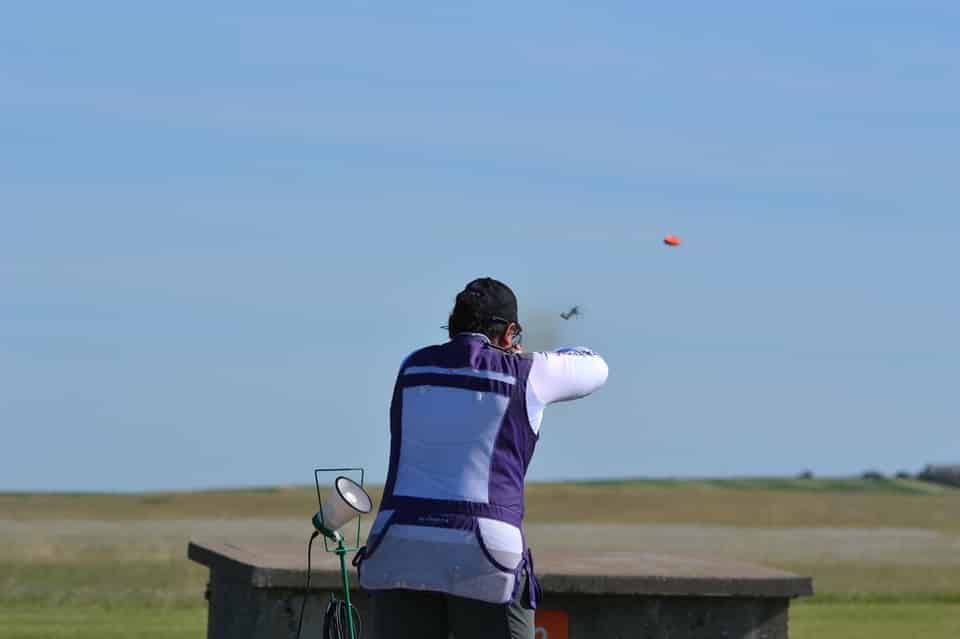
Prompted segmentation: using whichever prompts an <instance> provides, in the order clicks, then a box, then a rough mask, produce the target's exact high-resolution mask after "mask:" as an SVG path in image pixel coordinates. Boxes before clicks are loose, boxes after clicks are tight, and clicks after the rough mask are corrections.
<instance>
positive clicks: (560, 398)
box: [527, 347, 608, 432]
mask: <svg viewBox="0 0 960 639" xmlns="http://www.w3.org/2000/svg"><path fill="white" fill-rule="evenodd" d="M530 356H531V357H533V367H532V368H531V369H530V377H529V378H528V381H527V417H528V418H529V420H530V426H531V427H532V428H533V430H534V432H539V431H540V423H541V421H542V420H543V409H544V407H545V406H547V405H548V404H553V403H555V402H565V401H569V400H572V399H580V398H581V397H586V396H587V395H589V394H590V393H592V392H594V391H595V390H597V389H598V388H600V387H601V386H603V384H604V383H605V382H606V381H607V375H608V369H607V363H606V362H605V361H603V358H602V357H600V356H599V355H597V354H596V353H594V352H593V351H591V350H590V349H589V348H583V347H577V348H561V349H558V350H556V351H548V352H541V353H532V354H531V355H530Z"/></svg>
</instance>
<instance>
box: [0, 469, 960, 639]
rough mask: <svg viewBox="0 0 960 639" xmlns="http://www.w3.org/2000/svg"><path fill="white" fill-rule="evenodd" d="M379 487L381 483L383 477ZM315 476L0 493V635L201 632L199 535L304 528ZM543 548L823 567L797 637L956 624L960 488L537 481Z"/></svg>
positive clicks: (797, 613)
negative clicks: (210, 486)
mask: <svg viewBox="0 0 960 639" xmlns="http://www.w3.org/2000/svg"><path fill="white" fill-rule="evenodd" d="M373 492H375V493H376V491H373ZM315 506H316V492H315V490H314V489H312V488H303V487H295V488H273V489H261V490H244V491H205V492H193V493H157V494H146V495H100V494H0V638H8V637H57V638H59V637H113V636H116V637H120V636H124V637H135V636H142V637H157V638H160V637H163V638H171V639H172V638H173V637H194V638H198V637H202V636H203V633H204V627H205V612H204V610H205V609H204V605H205V602H204V600H203V591H204V587H205V582H206V571H205V570H204V569H203V568H201V567H200V566H196V565H194V564H192V563H190V562H188V561H187V560H186V559H185V552H186V542H187V539H189V538H190V537H203V538H207V539H209V538H211V537H220V538H225V539H231V540H234V541H258V540H265V539H270V540H289V541H291V542H295V543H303V542H304V541H305V538H306V535H307V534H308V533H309V524H308V519H309V517H310V515H311V514H312V513H313V511H314V509H315ZM528 510H529V515H528V520H529V522H530V523H529V526H528V532H529V536H530V538H531V544H532V545H533V546H534V548H564V547H571V546H576V547H578V548H584V547H588V548H596V549H608V550H613V549H617V550H650V549H655V550H657V551H658V552H668V553H674V554H688V555H709V556H714V557H725V558H730V559H737V560H744V561H752V562H759V563H763V564H766V565H769V566H774V567H779V568H783V569H787V570H791V571H793V572H798V573H802V574H808V575H812V576H813V577H814V580H815V586H816V590H817V593H818V594H817V596H816V597H815V598H813V599H812V600H809V601H803V602H798V603H796V604H795V605H794V607H793V612H792V614H791V626H792V633H791V636H792V637H794V639H797V638H799V639H813V638H814V637H816V638H818V639H820V638H824V639H833V638H836V639H841V638H842V639H856V638H858V637H871V638H877V639H884V638H886V637H890V638H893V637H897V638H902V637H923V638H924V639H946V638H948V637H949V638H951V639H955V638H956V637H960V491H958V490H950V489H944V488H942V487H939V486H935V485H931V484H926V483H923V482H916V481H913V480H885V481H884V480H871V481H863V480H843V479H838V480H817V479H814V480H783V479H756V480H701V481H694V480H684V481H680V480H676V481H669V480H636V481H620V482H608V481H604V482H579V483H566V484H534V485H531V486H530V487H529V490H528Z"/></svg>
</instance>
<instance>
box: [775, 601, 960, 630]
mask: <svg viewBox="0 0 960 639" xmlns="http://www.w3.org/2000/svg"><path fill="white" fill-rule="evenodd" d="M957 637H960V603H939V602H922V601H921V602H892V603H891V602H883V601H880V602H869V601H866V602H864V601H857V602H829V603H818V602H817V601H816V600H813V601H800V602H796V603H794V604H793V606H791V609H790V638H791V639H956V638H957Z"/></svg>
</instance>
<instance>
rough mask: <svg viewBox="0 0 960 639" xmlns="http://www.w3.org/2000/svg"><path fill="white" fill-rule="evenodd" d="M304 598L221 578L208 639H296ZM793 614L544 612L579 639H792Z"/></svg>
mask: <svg viewBox="0 0 960 639" xmlns="http://www.w3.org/2000/svg"><path fill="white" fill-rule="evenodd" d="M330 594H331V591H329V590H311V592H310V596H309V599H308V601H307V608H306V613H305V615H304V623H303V635H302V636H303V637H313V638H315V637H320V636H322V635H321V632H322V627H323V613H324V610H325V608H326V605H327V601H328V600H329V597H330ZM338 596H339V595H338ZM351 596H352V597H353V599H354V603H355V604H356V605H357V608H358V609H359V611H360V614H361V617H362V619H363V623H364V635H363V636H364V639H378V638H377V637H374V636H373V634H371V633H372V630H371V628H370V624H369V619H370V599H369V597H368V596H367V595H365V594H364V593H360V592H357V593H351ZM303 597H304V591H302V590H297V589H292V588H255V587H252V586H251V585H250V581H249V577H248V576H245V575H242V574H233V575H231V574H229V573H227V572H225V571H223V570H214V571H213V572H212V574H211V579H210V585H209V602H210V609H209V621H208V628H207V638H208V639H293V638H294V637H295V636H296V630H297V619H298V616H299V614H300V605H301V603H302V602H303ZM788 606H789V599H787V598H762V599H761V598H749V597H655V596H637V595H577V594H553V595H549V596H548V597H547V599H546V601H544V603H543V606H542V609H544V610H562V611H565V612H566V613H567V614H568V615H569V619H570V629H569V630H570V635H569V636H570V637H571V639H585V638H588V637H590V638H592V637H597V638H603V637H623V638H626V637H642V638H644V639H787V636H788V628H787V611H788ZM538 639H540V638H539V637H538Z"/></svg>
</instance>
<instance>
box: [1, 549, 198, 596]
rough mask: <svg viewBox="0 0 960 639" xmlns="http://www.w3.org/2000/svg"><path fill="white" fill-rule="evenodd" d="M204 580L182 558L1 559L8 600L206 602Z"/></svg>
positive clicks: (3, 584)
mask: <svg viewBox="0 0 960 639" xmlns="http://www.w3.org/2000/svg"><path fill="white" fill-rule="evenodd" d="M206 582H207V569H206V568H204V567H203V566H200V565H198V564H195V563H193V562H189V561H186V560H185V559H179V558H178V559H172V558H171V559H167V560H161V561H136V560H112V561H76V560H75V561H58V562H10V561H5V562H0V602H3V604H4V605H12V604H17V605H24V606H47V607H51V606H53V607H55V606H68V607H76V606H127V607H129V606H133V607H142V608H170V607H181V608H182V607H192V606H197V605H200V604H202V603H203V601H204V599H203V595H204V590H205V587H206Z"/></svg>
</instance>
